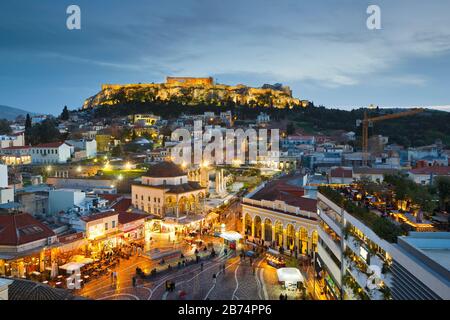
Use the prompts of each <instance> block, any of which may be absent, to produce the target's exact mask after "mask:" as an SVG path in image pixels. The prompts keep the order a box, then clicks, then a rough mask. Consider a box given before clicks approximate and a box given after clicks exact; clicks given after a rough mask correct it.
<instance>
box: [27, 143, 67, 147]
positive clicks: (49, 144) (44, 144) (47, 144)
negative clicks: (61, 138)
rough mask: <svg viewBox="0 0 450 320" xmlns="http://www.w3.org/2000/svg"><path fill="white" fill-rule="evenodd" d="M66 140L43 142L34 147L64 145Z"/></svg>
mask: <svg viewBox="0 0 450 320" xmlns="http://www.w3.org/2000/svg"><path fill="white" fill-rule="evenodd" d="M64 143H65V142H49V143H41V144H38V145H36V146H33V148H59V147H60V146H62V145H63V144H64Z"/></svg>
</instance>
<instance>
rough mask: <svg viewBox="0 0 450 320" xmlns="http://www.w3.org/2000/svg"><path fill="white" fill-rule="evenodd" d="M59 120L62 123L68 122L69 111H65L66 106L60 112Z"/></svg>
mask: <svg viewBox="0 0 450 320" xmlns="http://www.w3.org/2000/svg"><path fill="white" fill-rule="evenodd" d="M59 118H60V119H61V120H64V121H67V120H69V110H68V109H67V106H64V108H63V111H62V112H61V115H60V116H59Z"/></svg>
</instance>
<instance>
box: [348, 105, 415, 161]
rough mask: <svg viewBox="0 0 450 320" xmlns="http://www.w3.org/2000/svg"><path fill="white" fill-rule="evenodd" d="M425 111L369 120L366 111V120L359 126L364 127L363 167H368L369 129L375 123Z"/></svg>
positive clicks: (358, 123)
mask: <svg viewBox="0 0 450 320" xmlns="http://www.w3.org/2000/svg"><path fill="white" fill-rule="evenodd" d="M423 111H424V109H422V108H416V109H412V110H408V111H404V112H399V113H393V114H387V115H384V116H379V117H373V118H369V117H368V115H367V111H364V119H363V120H358V121H357V125H361V126H362V152H363V166H365V167H366V166H367V162H368V155H369V154H368V153H369V127H371V126H373V123H374V122H380V121H384V120H389V119H397V118H402V117H408V116H412V115H415V114H418V113H421V112H423Z"/></svg>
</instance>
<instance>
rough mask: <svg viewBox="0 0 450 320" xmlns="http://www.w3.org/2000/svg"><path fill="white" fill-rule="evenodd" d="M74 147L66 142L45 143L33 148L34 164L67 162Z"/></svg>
mask: <svg viewBox="0 0 450 320" xmlns="http://www.w3.org/2000/svg"><path fill="white" fill-rule="evenodd" d="M72 150H73V147H71V146H69V145H68V144H66V143H65V142H50V143H43V144H40V145H37V146H34V147H32V148H31V162H32V163H34V164H52V163H66V162H67V160H69V159H70V156H71V153H72Z"/></svg>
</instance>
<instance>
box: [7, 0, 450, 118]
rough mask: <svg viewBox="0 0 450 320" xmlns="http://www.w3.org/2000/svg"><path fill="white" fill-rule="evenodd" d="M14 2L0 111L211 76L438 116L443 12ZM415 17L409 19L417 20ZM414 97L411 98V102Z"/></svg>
mask: <svg viewBox="0 0 450 320" xmlns="http://www.w3.org/2000/svg"><path fill="white" fill-rule="evenodd" d="M376 2H377V4H378V5H380V7H381V9H382V27H383V28H382V30H377V31H370V30H368V29H367V28H366V26H365V23H366V18H367V14H366V8H367V6H368V5H369V4H372V3H371V1H366V0H342V1H332V0H323V1H315V2H312V1H299V0H281V1H269V0H246V1H238V0H231V1H211V0H189V1H187V0H169V1H167V0H164V1H163V0H153V1H143V0H142V1H139V0H131V1H127V2H124V1H119V0H108V1H107V0H96V1H87V0H79V1H76V2H75V3H76V4H78V5H80V7H81V10H82V30H80V31H69V30H67V29H66V28H65V19H66V17H67V15H66V13H65V10H66V8H67V6H68V5H70V4H72V1H66V0H63V1H57V2H55V1H51V0H40V1H33V0H18V1H14V2H13V1H10V2H8V3H5V4H2V10H1V11H0V21H1V23H0V40H1V41H0V70H1V72H0V103H1V104H8V105H13V106H17V107H28V108H30V109H31V110H32V111H36V110H45V111H48V112H54V113H56V112H59V111H60V109H61V107H62V106H63V105H65V104H67V105H69V106H70V107H71V108H76V107H79V106H80V105H81V104H82V101H83V100H84V99H85V98H86V97H88V96H89V95H92V94H94V93H95V92H96V91H98V90H99V87H100V85H101V83H105V82H111V83H112V82H114V83H121V82H124V83H130V82H145V81H148V82H157V81H162V80H163V79H164V77H165V76H166V75H177V74H180V75H192V76H206V75H212V76H214V77H216V78H217V79H218V80H219V81H220V82H222V83H230V84H234V83H248V84H250V85H255V86H256V85H261V84H263V83H268V82H284V83H286V84H288V85H290V86H291V87H292V88H293V89H294V94H295V95H297V96H299V97H300V98H305V99H310V100H313V101H314V102H316V103H321V104H325V105H329V106H345V105H348V106H353V105H367V104H369V103H376V104H379V105H386V106H391V105H398V106H402V105H404V106H407V105H417V104H424V105H448V104H449V103H450V101H449V96H448V93H447V88H448V85H449V80H448V71H449V70H450V63H449V62H448V61H449V60H450V59H448V58H449V56H450V21H449V19H448V17H447V13H448V12H449V9H450V3H449V2H448V1H443V0H436V1H433V2H432V3H428V2H423V1H419V0H411V1H406V0H398V1H388V0H378V1H376ZM418 17H419V18H418ZM411 88H414V90H411Z"/></svg>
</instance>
